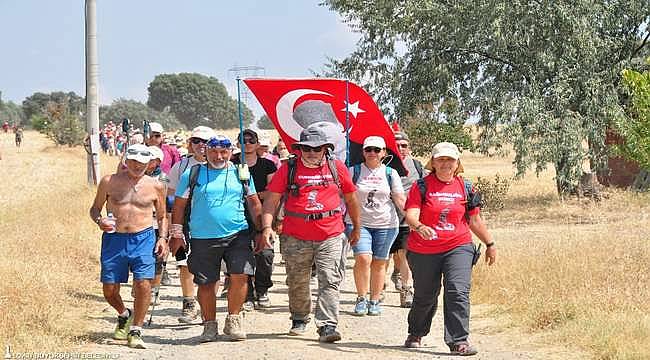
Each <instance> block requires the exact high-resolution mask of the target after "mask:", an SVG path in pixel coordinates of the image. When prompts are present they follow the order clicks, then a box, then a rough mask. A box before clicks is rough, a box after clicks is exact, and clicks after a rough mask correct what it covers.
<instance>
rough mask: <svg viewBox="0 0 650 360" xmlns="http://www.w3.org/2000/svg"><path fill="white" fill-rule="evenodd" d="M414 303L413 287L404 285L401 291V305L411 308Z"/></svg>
mask: <svg viewBox="0 0 650 360" xmlns="http://www.w3.org/2000/svg"><path fill="white" fill-rule="evenodd" d="M412 305H413V288H412V287H410V286H408V287H406V286H405V287H403V288H402V291H401V292H400V293H399V306H401V307H403V308H410V307H411V306H412Z"/></svg>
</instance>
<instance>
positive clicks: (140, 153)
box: [126, 144, 153, 164]
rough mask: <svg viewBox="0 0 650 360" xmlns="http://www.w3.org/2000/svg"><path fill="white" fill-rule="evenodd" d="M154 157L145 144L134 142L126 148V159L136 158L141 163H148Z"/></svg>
mask: <svg viewBox="0 0 650 360" xmlns="http://www.w3.org/2000/svg"><path fill="white" fill-rule="evenodd" d="M152 158H153V154H152V153H151V151H150V150H149V147H148V146H147V145H144V144H133V145H131V146H129V147H128V149H126V159H127V160H135V161H137V162H139V163H143V164H146V163H148V162H149V160H151V159H152Z"/></svg>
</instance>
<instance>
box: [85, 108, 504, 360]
mask: <svg viewBox="0 0 650 360" xmlns="http://www.w3.org/2000/svg"><path fill="white" fill-rule="evenodd" d="M301 107H303V108H304V109H303V110H305V109H306V110H308V111H305V112H304V113H307V114H312V115H313V116H316V117H318V118H319V119H323V118H328V119H329V120H334V121H336V117H335V115H334V112H333V110H332V109H331V106H329V104H325V103H323V102H320V101H318V100H309V101H305V102H303V103H301V104H300V105H298V106H297V107H296V112H298V110H299V108H301ZM310 116H311V115H310ZM154 124H155V123H152V124H151V127H152V132H151V136H150V138H149V139H146V142H147V144H134V145H131V146H129V147H128V148H127V149H126V151H125V154H124V161H123V162H122V164H121V165H120V167H119V168H118V171H117V172H116V173H115V174H113V175H107V176H105V177H103V178H102V179H101V181H100V184H99V186H98V189H97V195H96V197H95V200H94V203H93V205H92V207H91V209H90V217H91V218H92V220H93V221H95V222H96V223H97V225H98V226H99V228H100V229H101V230H102V231H103V232H104V233H103V236H102V246H101V282H102V283H103V291H104V296H105V298H106V300H107V301H108V303H109V304H110V305H111V306H112V307H113V308H114V309H115V310H116V311H117V313H118V317H117V326H116V329H115V332H114V335H113V337H114V338H115V339H121V340H127V343H128V346H130V347H133V348H145V347H146V345H145V343H144V341H143V338H142V326H143V324H144V319H145V316H146V313H147V309H148V307H149V305H150V302H151V300H152V289H154V290H153V291H154V293H155V291H156V290H155V288H156V286H157V285H158V284H160V281H161V277H162V272H163V268H164V260H165V259H166V258H167V255H168V254H169V253H171V254H172V255H173V256H174V257H175V258H176V264H177V266H178V267H179V277H180V282H181V288H182V293H183V304H182V316H181V317H180V318H179V321H181V322H186V323H195V320H197V319H198V318H199V316H200V318H201V323H202V325H203V332H202V334H201V335H200V336H199V338H198V340H199V341H200V342H210V341H215V340H217V338H218V334H219V329H218V324H217V319H216V293H217V291H218V290H217V287H218V284H219V283H220V282H221V280H223V282H224V286H227V302H228V306H227V311H228V313H227V315H226V318H225V324H224V327H223V329H222V331H223V333H224V334H225V335H226V336H227V337H228V338H229V339H230V340H233V341H241V340H245V339H246V330H245V324H244V318H243V316H242V314H241V312H242V311H244V310H246V309H247V308H251V307H260V308H264V307H268V306H269V305H270V300H269V296H268V291H269V289H270V288H271V287H272V286H273V282H272V281H271V275H272V271H273V263H274V250H273V248H274V243H275V242H276V241H279V248H280V252H281V255H282V261H283V262H284V264H285V267H286V284H287V286H288V300H289V313H290V319H291V325H290V328H289V331H288V334H289V335H301V334H304V333H305V332H306V331H307V327H308V325H309V323H310V321H311V318H312V314H311V312H312V311H311V309H312V295H311V291H310V280H311V278H312V274H315V277H316V279H317V287H318V290H317V296H316V307H315V311H314V314H313V319H314V323H315V325H316V327H317V332H318V339H319V341H321V342H325V343H332V342H336V341H339V340H341V338H342V335H341V333H340V332H339V330H338V328H339V326H338V325H339V308H340V302H339V297H340V286H341V283H342V281H343V278H344V275H345V265H346V260H347V253H348V250H349V248H350V247H351V248H352V251H353V253H354V260H355V263H354V270H353V275H354V283H355V285H356V290H357V299H356V302H355V305H354V308H353V309H352V310H353V314H354V315H357V316H365V315H371V316H378V315H381V313H382V305H381V304H382V300H383V299H382V297H383V290H384V288H385V284H384V282H385V275H386V271H387V270H386V269H387V265H388V261H389V259H390V256H391V254H392V255H393V260H394V263H395V271H394V272H393V276H391V279H392V280H393V281H394V283H395V285H396V287H398V288H399V290H400V305H401V306H403V307H410V310H409V314H408V320H407V321H408V334H407V337H406V340H405V343H404V346H405V347H408V348H415V347H420V346H421V339H422V337H423V336H426V335H427V334H428V333H429V331H430V328H431V322H432V318H433V316H434V314H435V312H436V309H437V302H438V295H439V293H440V291H441V286H442V285H444V293H443V294H444V295H443V300H444V306H443V313H444V334H445V335H444V339H445V342H446V344H447V345H448V346H449V349H450V352H451V353H452V354H456V355H474V354H476V353H477V350H476V348H475V347H474V346H472V345H471V344H470V342H469V339H468V337H469V314H470V303H469V292H470V283H471V270H472V266H473V264H474V263H475V262H476V260H477V259H478V255H479V251H480V250H479V249H480V248H477V247H475V246H474V244H473V242H472V235H471V234H472V233H474V234H475V235H476V236H477V237H478V238H479V240H480V241H482V242H483V243H484V244H485V245H486V251H485V258H486V261H487V263H488V264H489V265H492V264H493V263H494V261H495V259H496V247H495V246H494V241H493V240H492V237H491V235H490V234H489V232H488V231H487V228H486V226H485V224H484V223H483V221H482V220H481V216H480V195H479V194H477V193H476V192H475V191H474V189H473V188H472V186H471V184H470V183H469V182H468V181H467V180H465V179H463V178H462V177H461V176H460V175H459V174H460V173H462V171H463V167H462V165H461V161H460V155H461V154H460V151H459V149H458V148H457V147H456V145H454V144H452V143H449V142H442V143H438V144H435V146H433V148H432V153H431V157H430V158H429V160H428V162H427V164H426V165H425V166H422V164H421V163H420V162H419V161H418V160H416V159H415V158H413V157H412V156H411V154H410V143H409V139H408V136H407V135H406V134H404V133H402V132H396V133H395V134H394V137H395V141H396V144H397V145H398V147H399V155H400V157H401V160H402V163H403V164H404V166H405V168H406V169H407V170H408V174H407V175H405V176H400V175H399V173H398V172H397V171H396V170H394V169H391V168H390V167H387V166H386V165H385V164H384V161H385V158H386V156H387V148H386V140H385V139H384V138H382V137H379V136H368V137H366V138H365V140H364V141H363V146H362V148H363V150H362V152H363V154H362V157H363V162H362V163H360V164H357V165H354V166H352V167H349V168H348V167H347V166H346V165H345V164H344V163H343V162H342V161H340V160H338V159H336V158H335V156H334V155H333V150H334V146H335V145H334V142H333V141H332V140H331V139H329V138H328V136H327V135H326V134H325V133H324V132H323V130H322V129H321V128H320V127H319V126H318V124H313V125H311V126H309V127H307V128H305V129H303V130H302V132H301V133H300V139H299V141H296V142H294V143H292V144H291V149H290V151H291V153H292V155H291V156H289V149H286V147H284V144H281V145H282V147H281V146H278V151H277V155H273V154H271V153H270V152H268V151H266V150H264V149H262V150H261V151H260V144H259V143H260V138H259V137H258V134H257V133H256V132H255V131H253V130H250V129H247V130H244V131H243V132H242V133H241V134H239V138H240V139H243V145H237V144H234V143H233V141H231V139H229V138H227V137H226V136H224V135H220V134H217V133H216V132H215V131H214V130H212V129H210V128H208V127H204V126H199V127H196V128H195V129H193V131H192V133H191V136H190V138H189V144H190V145H189V147H190V148H189V150H190V151H189V154H188V156H185V157H182V158H181V157H180V156H179V155H178V153H177V152H175V151H174V149H171V148H170V147H169V146H166V144H164V142H163V141H162V137H163V136H164V133H163V129H162V126H160V125H159V124H155V125H154ZM154 128H155V130H157V131H153V130H154ZM237 147H240V148H241V149H240V152H239V153H238V154H235V155H233V153H236V152H237V151H236V149H237ZM244 163H245V164H244ZM104 206H106V214H104V215H103V214H102V209H103V208H104ZM169 213H171V220H170V218H169V217H168V216H167V214H169ZM152 215H153V220H152ZM169 221H171V223H170V222H169ZM222 264H224V265H225V268H222ZM129 271H131V272H132V276H133V289H134V292H135V300H134V305H133V309H129V308H127V307H126V305H125V304H124V302H123V300H122V298H121V296H120V284H122V283H127V282H128V278H129ZM222 273H224V274H225V276H224V277H223V279H222ZM194 285H197V286H198V291H197V292H196V293H195V287H194ZM224 291H225V290H224ZM195 299H196V300H195ZM196 302H198V306H197V304H196Z"/></svg>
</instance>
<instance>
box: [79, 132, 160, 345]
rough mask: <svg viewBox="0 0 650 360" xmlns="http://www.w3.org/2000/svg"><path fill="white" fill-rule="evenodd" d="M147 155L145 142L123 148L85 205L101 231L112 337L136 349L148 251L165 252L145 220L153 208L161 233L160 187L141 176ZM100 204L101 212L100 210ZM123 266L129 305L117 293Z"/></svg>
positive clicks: (145, 302)
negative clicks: (131, 292)
mask: <svg viewBox="0 0 650 360" xmlns="http://www.w3.org/2000/svg"><path fill="white" fill-rule="evenodd" d="M151 157H152V154H151V151H150V150H149V149H148V148H147V146H145V145H141V144H137V145H131V146H130V147H129V148H128V149H127V150H126V160H125V165H126V170H125V171H122V172H120V173H117V174H113V175H106V176H104V177H103V178H102V179H101V181H100V183H99V186H98V187H97V194H96V196H95V201H94V203H93V205H92V207H91V208H90V217H91V219H92V220H93V221H94V222H95V223H96V224H97V225H98V226H99V228H100V229H101V230H102V231H104V235H103V236H102V250H101V282H102V284H103V291H104V297H105V298H106V301H108V303H109V304H110V305H111V306H112V307H113V308H114V309H115V310H116V311H117V313H118V318H117V319H118V320H117V327H116V329H115V333H114V335H113V337H114V338H115V339H120V340H128V345H129V347H132V348H140V349H142V348H144V347H145V344H144V342H143V341H142V335H141V331H142V324H143V323H144V317H145V315H146V313H147V308H148V307H149V301H150V296H149V294H150V293H151V280H152V279H153V278H154V273H155V269H154V268H155V262H156V259H155V256H154V254H156V255H158V256H161V257H165V256H166V255H167V252H168V247H167V238H166V237H165V236H164V235H163V236H161V237H159V238H158V239H157V240H156V237H155V233H154V230H153V227H152V226H151V209H152V208H155V209H156V218H157V221H158V227H159V229H160V233H161V234H167V216H166V215H167V212H166V210H165V193H164V187H163V185H162V184H161V183H160V182H158V181H157V180H155V179H153V178H151V177H149V176H144V175H145V171H146V170H147V166H148V164H149V161H150V160H151ZM104 204H106V210H107V216H106V217H103V216H102V214H101V210H102V208H103V207H104ZM129 270H131V271H132V273H133V279H134V281H133V286H134V287H135V294H136V300H135V302H134V311H131V310H130V309H127V308H126V306H124V302H123V301H122V298H121V297H120V284H121V283H126V282H127V281H128V280H129Z"/></svg>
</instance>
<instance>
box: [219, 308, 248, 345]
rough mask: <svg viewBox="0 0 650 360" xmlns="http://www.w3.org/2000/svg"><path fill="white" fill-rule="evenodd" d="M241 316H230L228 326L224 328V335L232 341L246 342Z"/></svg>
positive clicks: (227, 318)
mask: <svg viewBox="0 0 650 360" xmlns="http://www.w3.org/2000/svg"><path fill="white" fill-rule="evenodd" d="M243 320H244V319H243V318H242V316H241V314H237V315H234V314H228V316H227V317H226V324H225V325H224V326H223V333H224V334H226V335H229V336H230V340H231V341H242V340H246V331H244V322H243Z"/></svg>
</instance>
